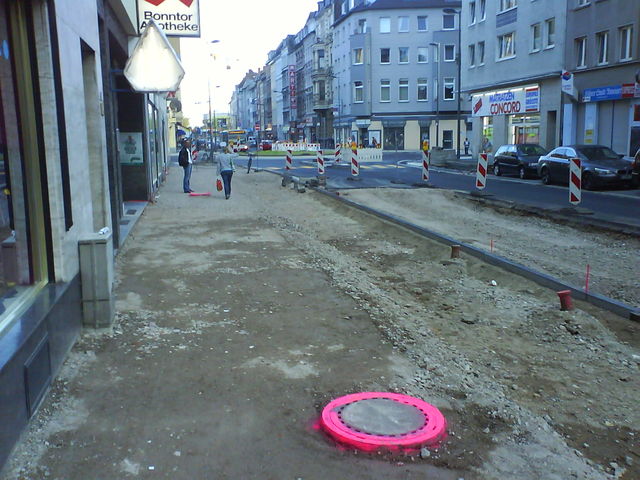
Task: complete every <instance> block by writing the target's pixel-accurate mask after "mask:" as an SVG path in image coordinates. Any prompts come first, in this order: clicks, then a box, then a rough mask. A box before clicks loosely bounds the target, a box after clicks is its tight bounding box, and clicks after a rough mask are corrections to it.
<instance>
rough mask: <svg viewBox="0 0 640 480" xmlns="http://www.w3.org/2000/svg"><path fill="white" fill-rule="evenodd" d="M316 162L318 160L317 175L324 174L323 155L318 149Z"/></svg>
mask: <svg viewBox="0 0 640 480" xmlns="http://www.w3.org/2000/svg"><path fill="white" fill-rule="evenodd" d="M317 162H318V175H324V157H323V156H322V150H318V155H317Z"/></svg>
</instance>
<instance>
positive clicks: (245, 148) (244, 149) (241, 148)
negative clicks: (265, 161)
mask: <svg viewBox="0 0 640 480" xmlns="http://www.w3.org/2000/svg"><path fill="white" fill-rule="evenodd" d="M234 148H235V149H236V150H237V151H238V152H247V151H249V147H248V146H247V145H246V144H245V143H239V144H238V145H236V146H235V147H234Z"/></svg>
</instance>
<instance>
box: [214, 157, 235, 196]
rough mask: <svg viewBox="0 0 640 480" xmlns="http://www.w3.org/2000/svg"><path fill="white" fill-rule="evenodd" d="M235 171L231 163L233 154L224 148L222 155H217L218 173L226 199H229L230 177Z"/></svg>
mask: <svg viewBox="0 0 640 480" xmlns="http://www.w3.org/2000/svg"><path fill="white" fill-rule="evenodd" d="M235 171H236V167H235V165H234V164H233V155H232V154H231V153H229V150H226V151H225V154H224V155H219V156H218V175H219V176H221V177H222V183H223V184H224V198H226V199H227V200H229V197H230V196H231V177H232V176H233V172H235Z"/></svg>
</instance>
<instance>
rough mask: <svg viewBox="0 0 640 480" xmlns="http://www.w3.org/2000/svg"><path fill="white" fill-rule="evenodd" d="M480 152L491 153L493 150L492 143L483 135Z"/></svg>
mask: <svg viewBox="0 0 640 480" xmlns="http://www.w3.org/2000/svg"><path fill="white" fill-rule="evenodd" d="M481 148H482V153H491V152H492V151H493V145H492V144H491V140H489V138H488V137H484V139H483V140H482V147H481Z"/></svg>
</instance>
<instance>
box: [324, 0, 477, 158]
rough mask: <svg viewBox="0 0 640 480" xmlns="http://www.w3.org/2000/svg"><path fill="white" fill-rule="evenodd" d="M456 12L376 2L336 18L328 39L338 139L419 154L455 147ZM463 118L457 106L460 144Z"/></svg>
mask: <svg viewBox="0 0 640 480" xmlns="http://www.w3.org/2000/svg"><path fill="white" fill-rule="evenodd" d="M459 7H460V2H454V1H449V2H447V1H431V0H424V1H398V0H378V1H377V2H375V3H372V4H367V3H362V4H360V5H355V6H354V7H353V8H351V9H349V8H344V7H342V8H341V9H340V10H339V16H338V17H337V19H336V21H335V23H334V38H333V60H334V64H333V65H334V72H335V74H336V79H337V81H338V84H337V85H336V97H338V98H339V99H340V100H339V104H342V108H340V105H339V112H340V115H339V117H340V128H341V130H342V131H340V132H339V135H338V136H339V137H341V138H344V137H345V136H346V137H347V138H348V139H350V140H352V141H353V140H355V141H356V142H357V143H358V144H362V145H373V144H376V145H382V146H383V148H384V149H386V150H404V149H413V150H416V149H419V148H420V147H421V145H422V142H423V141H424V140H428V141H429V142H430V144H431V145H432V146H439V147H443V148H445V149H454V148H455V147H456V146H457V144H458V140H457V134H458V128H457V126H456V119H457V118H458V108H457V107H458V102H457V96H458V79H457V63H456V62H457V60H458V53H459V52H458V46H457V43H458V34H459V32H458V28H459V16H458V15H457V14H456V12H457V10H455V9H456V8H459ZM449 9H450V10H452V12H449ZM345 100H346V101H345ZM468 110H469V103H468V101H467V100H466V99H461V111H460V117H459V118H460V121H461V126H460V132H461V137H462V139H461V141H460V143H462V142H463V140H464V138H465V137H466V122H465V119H466V117H467V116H468V113H469V111H468Z"/></svg>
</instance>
